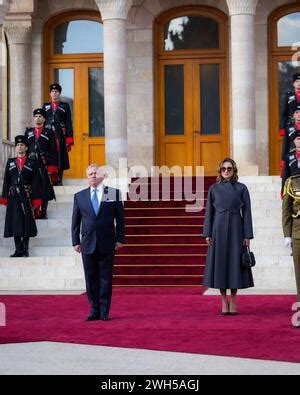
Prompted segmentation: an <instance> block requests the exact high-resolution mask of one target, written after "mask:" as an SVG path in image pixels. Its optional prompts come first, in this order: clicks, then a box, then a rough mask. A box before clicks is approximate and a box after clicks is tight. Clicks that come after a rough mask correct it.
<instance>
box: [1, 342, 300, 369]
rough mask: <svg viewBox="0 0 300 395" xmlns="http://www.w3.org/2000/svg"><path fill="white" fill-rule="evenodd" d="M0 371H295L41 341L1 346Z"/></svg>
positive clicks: (219, 359)
mask: <svg viewBox="0 0 300 395" xmlns="http://www.w3.org/2000/svg"><path fill="white" fill-rule="evenodd" d="M0 374H1V375H15V374H19V375H31V374H49V375H61V374H70V375H86V374H92V375H115V374H121V375H141V374H143V375H151V374H153V375H156V374H161V375H211V374H218V375H229V374H235V375H244V374H247V375H248V374H252V375H258V374H259V375H299V374H300V364H291V363H281V362H268V361H257V360H250V359H239V358H224V357H213V356H203V355H192V354H181V353H170V352H158V351H145V350H135V349H124V348H110V347H97V346H85V345H77V344H65V343H48V342H42V343H24V344H8V345H1V346H0Z"/></svg>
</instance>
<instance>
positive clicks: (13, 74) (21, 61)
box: [4, 20, 32, 139]
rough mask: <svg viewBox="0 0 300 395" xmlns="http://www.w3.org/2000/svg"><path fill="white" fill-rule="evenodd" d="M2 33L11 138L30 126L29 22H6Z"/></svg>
mask: <svg viewBox="0 0 300 395" xmlns="http://www.w3.org/2000/svg"><path fill="white" fill-rule="evenodd" d="M4 31H5V33H6V36H7V41H8V51H9V60H10V103H9V106H10V129H11V138H12V139H14V137H15V136H16V135H17V134H20V133H23V132H24V131H25V128H26V126H29V125H30V124H31V110H32V109H31V47H30V44H31V21H30V20H26V21H24V20H23V21H22V20H20V21H15V20H7V21H5V23H4Z"/></svg>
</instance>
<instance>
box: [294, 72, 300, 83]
mask: <svg viewBox="0 0 300 395" xmlns="http://www.w3.org/2000/svg"><path fill="white" fill-rule="evenodd" d="M297 80H300V73H296V74H294V75H293V82H296V81H297Z"/></svg>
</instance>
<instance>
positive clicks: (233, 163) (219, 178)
mask: <svg viewBox="0 0 300 395" xmlns="http://www.w3.org/2000/svg"><path fill="white" fill-rule="evenodd" d="M226 162H229V163H231V164H232V168H233V176H232V178H231V181H233V182H236V181H238V179H239V176H238V168H237V165H236V163H235V161H234V160H233V159H231V158H225V159H223V160H222V162H221V163H220V164H219V169H218V176H217V183H218V184H220V183H221V182H222V181H223V180H224V177H223V176H222V171H221V169H222V167H223V166H224V163H226Z"/></svg>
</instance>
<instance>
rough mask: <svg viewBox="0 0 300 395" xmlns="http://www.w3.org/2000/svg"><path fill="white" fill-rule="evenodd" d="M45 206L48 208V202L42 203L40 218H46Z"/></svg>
mask: <svg viewBox="0 0 300 395" xmlns="http://www.w3.org/2000/svg"><path fill="white" fill-rule="evenodd" d="M47 208H48V202H44V203H43V204H42V208H41V217H40V219H48V216H47Z"/></svg>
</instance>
